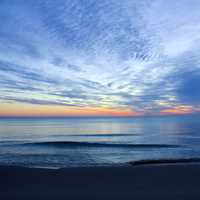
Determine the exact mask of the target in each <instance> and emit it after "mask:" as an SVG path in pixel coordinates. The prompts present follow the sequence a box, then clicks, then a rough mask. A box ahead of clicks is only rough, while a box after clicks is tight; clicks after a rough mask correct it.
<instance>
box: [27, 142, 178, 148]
mask: <svg viewBox="0 0 200 200" xmlns="http://www.w3.org/2000/svg"><path fill="white" fill-rule="evenodd" d="M25 145H37V146H53V147H117V148H176V147H178V145H174V144H119V143H94V142H93V143H92V142H74V141H46V142H34V143H26V144H25Z"/></svg>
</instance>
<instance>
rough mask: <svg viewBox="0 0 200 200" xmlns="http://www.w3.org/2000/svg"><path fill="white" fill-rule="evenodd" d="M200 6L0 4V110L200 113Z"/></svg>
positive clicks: (112, 0) (85, 0)
mask: <svg viewBox="0 0 200 200" xmlns="http://www.w3.org/2000/svg"><path fill="white" fill-rule="evenodd" d="M199 9H200V1H199V0H180V1H173V0H168V1H166V0H118V1H116V0H73V1H71V0H56V1H53V0H28V1H27V0H1V1H0V24H1V28H0V77H1V78H0V105H1V107H3V105H4V104H6V105H7V106H8V105H11V104H12V105H13V104H15V105H16V106H17V105H18V104H20V105H21V104H22V105H25V104H27V105H30V106H31V105H41V106H42V105H43V106H45V105H48V106H55V105H56V106H63V107H70V108H71V109H72V110H77V109H84V108H85V109H88V108H99V109H101V108H102V109H105V108H108V109H113V110H120V111H123V110H132V111H133V112H136V113H143V114H160V113H171V112H172V113H173V112H176V111H177V112H179V111H180V113H184V112H186V113H187V112H199V111H200V90H199V86H200V54H199V52H200V12H199ZM7 108H8V107H7Z"/></svg>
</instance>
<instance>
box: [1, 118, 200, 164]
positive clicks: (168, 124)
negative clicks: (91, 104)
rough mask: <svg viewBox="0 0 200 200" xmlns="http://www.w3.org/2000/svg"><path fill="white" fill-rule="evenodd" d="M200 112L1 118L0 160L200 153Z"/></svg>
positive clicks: (114, 160)
mask: <svg viewBox="0 0 200 200" xmlns="http://www.w3.org/2000/svg"><path fill="white" fill-rule="evenodd" d="M199 122H200V117H199V116H184V117H151V118H150V117H146V118H108V117H107V118H106V117H105V118H95V117H93V118H0V165H17V166H29V167H78V166H98V165H113V164H123V163H127V162H129V161H133V160H143V159H161V158H194V157H195V158H197V157H199V158H200V123H199Z"/></svg>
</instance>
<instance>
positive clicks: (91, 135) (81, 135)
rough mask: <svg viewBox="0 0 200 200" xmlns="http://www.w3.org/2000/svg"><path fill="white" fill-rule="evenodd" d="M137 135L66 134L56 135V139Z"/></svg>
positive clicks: (128, 134)
mask: <svg viewBox="0 0 200 200" xmlns="http://www.w3.org/2000/svg"><path fill="white" fill-rule="evenodd" d="M138 135H139V134H131V133H124V134H123V133H111V134H67V135H64V134H62V135H56V137H63V136H64V137H122V136H138ZM53 137H54V135H53Z"/></svg>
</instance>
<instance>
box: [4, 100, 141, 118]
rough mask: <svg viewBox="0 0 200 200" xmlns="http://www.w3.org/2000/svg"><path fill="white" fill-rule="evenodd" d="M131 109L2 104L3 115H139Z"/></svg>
mask: <svg viewBox="0 0 200 200" xmlns="http://www.w3.org/2000/svg"><path fill="white" fill-rule="evenodd" d="M139 115H140V114H139V113H137V112H134V111H132V110H129V109H124V110H122V109H112V108H101V107H95V108H94V107H65V106H50V105H29V104H8V103H4V104H1V106H0V116H2V117H12V116H13V117H17V116H19V117H20V116H21V117H23V116H25V117H26V116H27V117H36V116H41V117H43V116H44V117H45V116H46V117H50V116H55V117H56V116H61V117H62V116H139Z"/></svg>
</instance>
